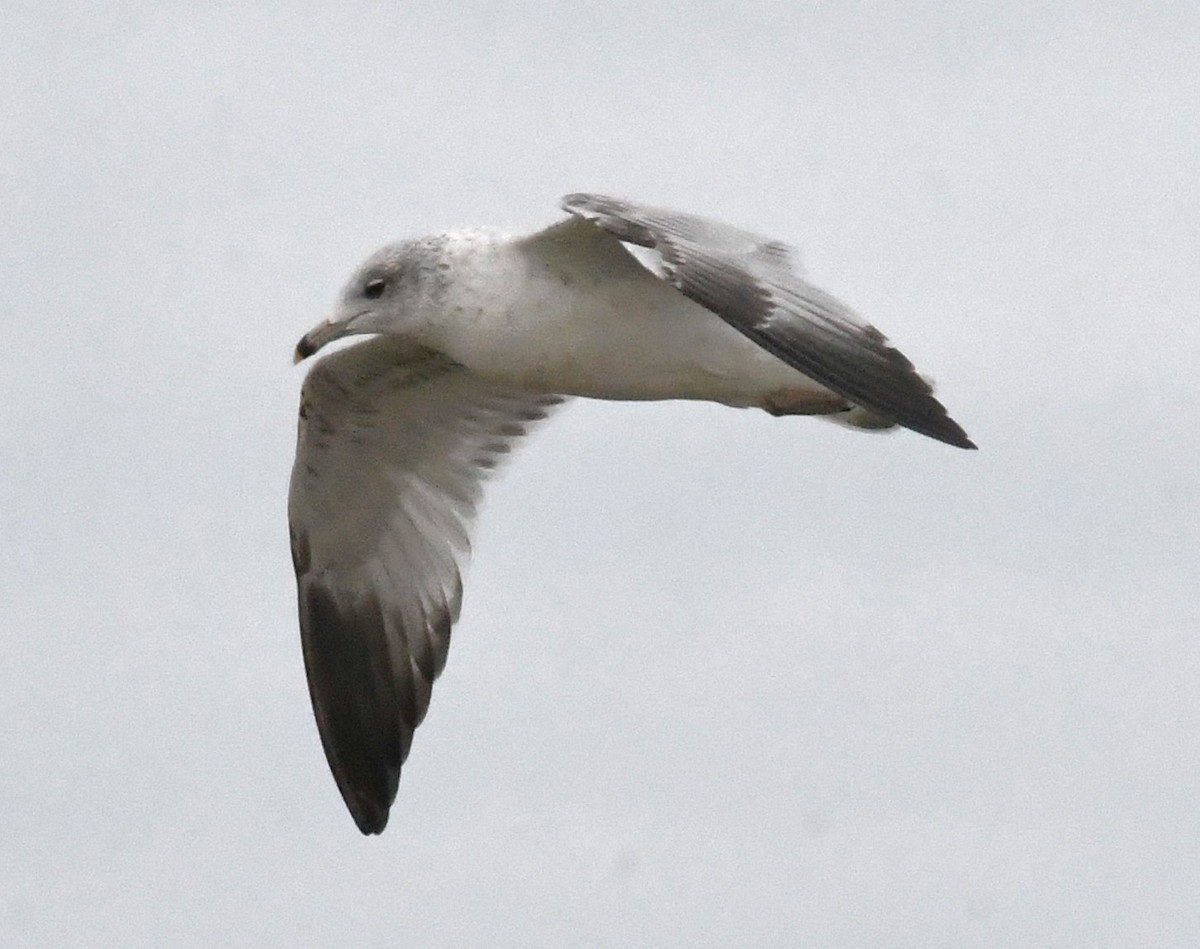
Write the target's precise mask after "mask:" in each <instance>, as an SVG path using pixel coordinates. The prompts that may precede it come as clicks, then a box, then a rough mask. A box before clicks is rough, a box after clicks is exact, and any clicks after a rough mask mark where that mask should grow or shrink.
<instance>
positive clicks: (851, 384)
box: [562, 194, 975, 448]
mask: <svg viewBox="0 0 1200 949" xmlns="http://www.w3.org/2000/svg"><path fill="white" fill-rule="evenodd" d="M562 207H563V209H564V210H566V211H568V212H570V213H571V214H574V215H576V216H577V217H580V218H583V219H584V220H588V221H592V222H593V223H595V224H596V225H597V226H599V227H601V228H602V229H604V230H605V231H608V232H609V233H610V234H612V235H613V236H615V237H617V238H619V239H620V240H622V241H627V242H629V243H632V244H637V245H639V246H642V247H651V248H654V249H655V250H656V251H657V252H658V253H659V254H660V255H661V257H662V276H663V278H664V279H666V280H667V281H669V282H670V283H671V284H672V285H673V286H675V287H676V288H677V289H678V290H679V291H680V292H681V293H683V294H684V295H686V296H687V297H689V298H690V299H692V300H694V301H695V302H696V303H699V304H700V305H701V306H703V307H705V308H706V309H708V310H711V311H712V312H713V313H715V314H716V315H717V316H719V317H721V318H722V319H723V320H725V321H726V322H727V323H728V324H729V325H730V326H732V327H733V328H734V329H736V330H738V331H739V332H740V333H742V334H743V335H745V336H747V337H748V338H749V339H751V340H753V341H754V342H755V343H757V344H758V345H759V346H762V347H763V349H765V350H767V351H768V352H770V353H772V354H773V355H775V356H777V357H779V358H780V359H782V360H783V361H784V362H786V363H787V364H788V365H790V366H792V367H793V368H794V369H796V370H798V371H799V372H802V373H803V374H804V375H806V376H808V377H809V378H811V379H813V380H815V381H816V382H819V383H820V384H821V385H823V386H826V387H827V388H829V389H831V390H832V391H834V392H836V393H837V394H838V395H841V396H843V397H844V398H846V399H847V400H849V401H850V402H853V403H854V404H856V405H859V406H862V407H863V408H866V409H869V410H871V411H872V412H875V413H877V414H879V415H881V416H883V417H884V418H887V419H891V420H892V421H894V422H896V423H897V424H899V425H903V426H904V427H906V428H910V429H912V430H913V431H916V432H920V433H921V434H923V435H928V436H929V437H930V438H935V439H937V440H938V441H943V442H946V443H948V444H951V445H955V446H957V447H960V448H974V447H975V445H974V444H972V442H971V440H970V439H969V438H968V437H967V434H966V432H964V431H963V429H962V428H961V427H960V426H959V425H958V423H957V422H955V421H954V420H953V419H951V418H950V417H949V415H948V414H947V412H946V409H945V407H944V406H943V405H942V404H941V403H940V402H939V401H938V400H937V399H936V398H934V396H933V389H932V387H931V386H930V385H929V383H928V382H926V381H925V379H924V378H922V376H921V375H920V374H919V373H918V372H917V371H916V369H915V368H914V367H913V364H912V363H911V362H909V360H908V359H907V358H906V357H905V356H904V354H903V353H901V352H900V351H899V350H897V349H896V348H895V347H893V346H891V345H890V344H889V343H888V340H887V337H885V336H884V335H883V334H882V333H881V332H879V330H877V329H875V327H873V326H871V325H870V324H869V323H867V322H865V321H864V320H863V319H862V318H861V317H859V316H858V315H857V314H856V313H855V312H854V311H853V310H851V309H850V308H849V307H848V306H846V305H845V304H844V303H841V302H840V301H838V300H837V299H835V298H834V297H832V296H830V295H829V294H828V293H825V292H824V291H823V290H820V289H818V288H817V287H814V286H813V285H812V284H810V283H808V282H807V281H805V280H804V279H803V278H801V277H800V276H799V274H798V273H797V272H796V271H795V269H794V268H791V267H789V266H786V263H787V262H788V261H789V260H790V259H791V257H790V254H789V252H788V251H789V249H788V247H787V245H786V244H782V243H780V242H777V241H771V240H770V239H768V238H764V237H761V236H759V235H756V234H751V233H750V232H748V231H742V230H739V229H737V228H733V227H727V226H726V225H724V224H719V223H717V222H715V221H708V220H705V219H704V218H697V217H693V216H691V215H685V214H677V213H676V212H674V211H668V210H665V209H661V208H652V207H645V206H642V205H637V204H632V203H630V202H627V201H622V200H620V199H617V198H609V197H605V196H603V195H594V194H572V195H567V196H566V197H565V198H563V201H562Z"/></svg>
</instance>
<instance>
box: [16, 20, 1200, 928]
mask: <svg viewBox="0 0 1200 949" xmlns="http://www.w3.org/2000/svg"><path fill="white" fill-rule="evenodd" d="M450 6H456V8H457V10H458V11H459V12H457V13H455V12H451V11H450V10H448V9H446V8H447V7H450ZM948 6H949V5H946V4H933V3H919V2H912V3H903V4H895V5H890V6H888V7H886V8H880V7H877V6H875V5H866V4H852V3H819V4H803V5H802V4H794V5H790V4H782V3H781V4H771V5H767V4H762V5H742V4H738V5H734V4H728V3H712V4H695V5H691V6H688V5H678V6H674V7H667V6H665V5H664V6H654V5H651V4H630V3H621V2H614V0H606V2H604V3H595V4H587V3H583V4H575V5H573V6H571V7H570V8H569V10H570V12H568V7H566V6H565V5H564V6H558V5H555V6H553V7H552V6H551V5H545V6H535V5H532V4H526V5H499V4H495V5H485V4H482V3H472V4H467V3H463V4H458V5H447V4H441V3H432V2H430V3H405V4H399V3H390V4H378V5H376V4H357V5H355V4H349V5H347V4H328V3H320V4H316V3H313V4H307V5H283V4H278V5H269V4H260V5H257V6H255V7H251V6H250V5H248V4H246V5H232V4H231V5H227V7H226V8H225V9H224V10H209V9H206V8H196V7H195V6H194V5H190V4H173V5H168V4H149V3H142V4H136V3H127V4H85V3H74V4H61V5H59V6H57V7H55V6H52V5H47V4H45V3H38V4H32V3H15V4H10V5H9V6H8V7H6V11H5V17H4V19H5V28H4V31H3V33H2V34H0V122H2V125H3V134H2V135H0V172H2V180H3V181H4V185H3V187H0V270H2V272H3V274H4V279H3V280H0V313H2V319H3V325H4V329H5V337H6V346H5V356H4V358H3V359H2V360H0V385H2V388H0V392H3V400H4V407H3V410H2V411H0V540H2V541H3V543H0V602H2V603H3V604H4V610H3V617H2V618H0V635H2V643H3V647H4V662H3V663H0V716H2V717H3V721H4V727H3V730H2V731H0V814H2V815H3V818H2V822H0V851H2V853H3V860H0V942H3V943H4V944H5V945H15V946H21V945H51V944H53V945H84V944H87V945H99V944H123V945H161V944H164V942H166V941H167V940H168V939H169V940H170V941H172V942H173V943H174V944H177V945H212V944H217V943H220V944H225V945H255V944H291V945H304V944H308V945H337V944H343V945H376V944H378V945H397V944H399V945H410V946H423V945H429V946H433V945H446V946H452V945H462V946H475V945H512V946H562V945H612V946H620V945H630V944H645V945H651V944H653V945H680V946H683V945H687V946H696V945H714V946H715V945H754V946H770V945H778V946H790V945H801V944H808V945H956V946H960V945H1008V946H1027V945H1032V944H1037V945H1043V946H1077V945H1081V944H1090V945H1114V946H1115V945H1134V944H1142V945H1149V944H1154V945H1178V946H1184V945H1196V944H1198V943H1200V898H1198V894H1200V844H1198V841H1200V742H1198V733H1200V689H1198V688H1197V681H1198V680H1200V645H1198V643H1197V640H1198V637H1200V608H1198V607H1197V594H1196V590H1197V588H1198V586H1200V557H1198V552H1200V384H1198V383H1197V381H1196V380H1197V375H1196V366H1197V363H1198V362H1200V315H1198V313H1197V301H1198V300H1200V268H1198V267H1197V266H1196V261H1197V259H1200V188H1198V185H1197V183H1198V182H1200V132H1198V131H1197V129H1198V128H1200V109H1198V107H1197V105H1196V104H1197V103H1198V102H1200V66H1198V65H1197V64H1198V63H1200V10H1198V8H1197V7H1196V5H1195V4H1194V3H1191V2H1186V3H1183V2H1181V3H1177V4H1169V3H1162V4H1150V5H1147V4H1140V3H1139V4H1135V3H1127V4H1117V3H1114V4H1107V5H1096V4H1091V3H1088V4H1082V3H1078V4H1060V5H1055V7H1054V9H1053V10H1047V9H1045V8H1044V7H1043V5H1039V4H1024V3H1011V4H999V3H994V4H990V5H984V6H982V7H981V6H980V5H970V8H969V10H968V9H967V8H966V7H964V8H963V9H962V10H950V9H947V8H948ZM575 190H598V191H608V192H612V193H616V194H620V195H625V196H628V197H631V198H636V199H640V200H644V201H649V202H653V203H659V204H665V205H668V206H675V207H678V208H680V209H682V210H690V211H695V212H701V213H706V214H709V215H712V216H716V217H720V218H723V219H726V220H728V221H730V222H731V223H736V224H741V225H744V226H747V227H751V228H753V229H756V230H759V231H764V232H767V233H769V234H773V235H777V236H779V237H780V238H783V239H786V240H790V241H792V242H795V243H797V244H799V245H800V247H801V248H802V251H803V255H804V258H805V261H806V263H807V266H808V269H809V272H810V273H811V274H812V276H813V277H814V279H815V280H816V282H817V283H819V284H820V285H821V286H823V287H825V288H827V289H829V290H830V291H832V292H834V293H835V294H837V295H838V296H840V297H842V298H844V299H845V300H847V301H848V302H850V303H851V304H852V305H854V306H856V307H857V308H858V309H859V310H860V311H861V312H862V313H863V314H864V315H866V316H868V317H869V318H870V319H872V320H873V321H875V322H876V323H877V324H878V325H879V326H880V327H882V328H883V329H884V330H885V331H886V332H888V333H889V334H890V335H891V336H892V337H893V339H894V340H895V341H896V342H897V343H898V344H899V345H900V346H901V348H902V349H904V350H905V352H907V353H908V354H909V355H910V356H911V357H912V358H913V359H914V360H915V361H916V362H917V363H918V365H919V366H921V368H922V369H924V370H925V371H927V372H929V373H931V374H933V375H934V376H936V377H937V378H938V380H939V383H940V388H939V391H940V394H941V396H942V397H943V399H944V401H945V402H946V404H947V405H948V406H949V407H950V409H951V411H952V413H953V414H954V416H955V417H956V418H957V419H958V420H959V421H960V422H962V423H963V425H964V426H965V427H966V428H967V430H968V431H969V432H970V434H971V436H972V437H973V438H974V439H975V440H976V441H977V442H978V443H979V445H980V449H981V450H980V451H979V452H978V453H968V452H956V451H952V450H950V449H948V448H945V447H944V446H941V445H938V444H935V443H934V442H931V441H929V440H926V439H921V438H918V437H917V436H914V435H911V434H909V433H900V434H896V435H892V436H887V437H876V436H868V435H861V434H855V433H850V432H846V431H843V430H840V429H837V428H835V427H833V426H830V425H825V424H822V423H819V422H816V421H811V420H805V419H783V420H778V419H772V418H769V417H767V416H765V415H763V414H761V413H754V412H746V411H742V412H739V411H735V410H732V409H722V408H719V407H714V406H696V405H684V404H661V405H612V404H600V403H577V404H576V405H575V406H574V407H573V408H571V409H570V410H569V411H567V412H565V413H563V415H562V416H561V417H559V418H558V419H557V420H556V421H555V422H554V424H552V425H549V426H547V427H546V428H545V429H544V430H543V431H542V433H541V434H540V435H539V436H538V437H537V438H535V439H533V440H531V441H530V443H529V444H528V445H527V446H526V447H525V448H524V450H523V451H522V452H521V453H520V455H519V456H518V458H517V460H516V462H515V463H514V464H513V465H512V466H511V467H510V469H509V470H508V472H507V474H506V476H505V478H504V479H503V480H502V481H500V482H499V483H497V484H496V485H495V486H494V487H493V490H492V491H491V492H490V496H489V500H488V503H487V505H486V507H485V511H484V515H483V518H482V520H481V523H480V529H479V532H478V537H477V543H476V545H475V561H474V564H473V568H472V572H471V576H470V580H469V584H468V589H467V597H466V603H465V607H464V612H463V618H462V621H461V623H460V624H459V626H458V628H457V631H456V636H455V642H454V644H453V648H452V650H451V656H450V663H449V666H448V668H447V671H446V674H445V676H444V677H443V679H442V680H441V682H440V683H439V685H438V687H437V688H436V690H435V693H434V702H433V706H432V709H431V712H430V716H429V718H428V720H427V722H426V723H425V725H424V726H423V727H422V729H421V731H420V732H419V733H418V736H417V739H416V743H415V745H414V748H413V753H412V756H411V758H410V760H409V764H408V766H407V768H406V770H405V775H404V778H403V780H402V782H401V788H400V796H399V798H398V801H397V805H396V807H395V808H394V810H393V813H392V820H391V824H390V826H389V828H388V831H387V833H386V834H385V835H384V836H383V837H382V838H379V839H371V840H368V839H364V838H362V837H360V836H359V834H358V832H357V831H356V830H355V828H354V825H353V824H352V822H351V820H350V818H349V816H348V815H347V813H346V812H345V809H344V808H343V806H342V803H341V800H340V799H339V797H338V795H337V791H336V789H335V787H334V783H333V780H332V779H331V777H330V776H329V773H328V771H327V769H326V765H325V761H324V758H323V756H322V754H321V750H320V745H319V742H318V739H317V734H316V728H315V726H314V724H313V722H312V717H311V712H310V710H309V704H308V697H307V693H306V689H305V685H304V673H303V668H302V664H301V657H300V648H299V637H298V632H297V629H296V622H295V615H294V614H295V604H294V589H293V578H292V574H291V564H290V561H289V555H288V550H287V530H286V518H285V512H284V506H285V496H286V488H287V478H288V474H289V470H290V466H291V459H292V451H293V447H294V438H295V410H296V405H297V392H298V388H299V384H300V381H301V378H302V375H303V373H302V371H301V370H298V369H294V368H293V367H292V366H291V364H290V352H291V346H292V345H293V344H294V342H295V340H296V339H297V338H298V337H299V335H300V334H301V333H302V332H303V331H304V330H306V329H308V328H309V327H310V326H311V325H312V324H313V323H314V322H316V321H317V320H318V319H319V318H321V317H322V316H323V315H324V314H325V313H326V311H327V310H328V308H329V307H330V306H331V305H332V303H333V301H334V298H335V295H336V293H337V291H338V289H339V287H340V285H341V283H342V281H343V280H344V279H345V277H346V276H347V275H348V274H349V272H350V270H351V268H353V267H354V266H355V265H356V264H357V263H358V261H359V260H360V258H361V257H362V256H363V255H364V254H365V253H367V252H369V251H370V250H372V249H374V247H375V246H377V245H378V244H380V243H383V242H385V241H387V240H391V239H394V238H397V237H401V236H405V235H410V234H419V233H421V232H423V231H427V230H431V229H440V228H443V227H446V226H453V225H458V224H493V225H499V226H508V227H512V228H514V229H524V228H533V227H538V226H542V225H544V224H548V223H550V222H551V221H553V220H555V219H556V217H557V212H556V210H555V208H556V200H557V198H558V196H559V195H560V194H561V193H564V192H567V191H575Z"/></svg>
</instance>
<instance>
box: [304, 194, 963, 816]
mask: <svg viewBox="0 0 1200 949" xmlns="http://www.w3.org/2000/svg"><path fill="white" fill-rule="evenodd" d="M563 207H564V208H565V209H566V210H567V211H569V212H570V214H571V216H570V217H568V218H567V219H566V220H565V221H562V222H560V223H558V224H555V225H553V226H551V227H549V228H546V229H545V230H543V231H539V232H537V233H535V234H532V235H529V236H523V237H514V236H510V235H505V234H501V233H498V232H495V231H486V230H473V231H461V232H453V233H446V234H439V235H434V236H431V237H427V238H421V239H417V240H409V241H404V242H401V243H398V244H394V245H390V246H388V247H385V248H383V249H382V250H380V251H379V252H377V253H376V254H374V255H372V257H370V258H369V259H368V260H367V261H366V262H365V263H364V264H363V266H362V267H361V268H360V269H359V271H358V272H357V273H356V274H355V275H354V276H353V277H352V278H351V280H350V282H349V283H348V284H347V286H346V288H345V290H344V291H343V294H342V299H341V302H340V304H339V307H338V309H337V311H336V312H335V313H334V315H333V316H332V317H330V318H329V319H328V320H326V321H324V322H323V323H321V324H319V325H318V326H316V327H314V328H313V329H312V330H311V331H310V332H309V333H307V334H306V335H305V336H304V337H303V338H302V339H301V340H300V343H299V344H298V345H297V347H296V358H297V361H299V360H300V359H303V358H306V357H308V356H310V355H313V354H314V353H316V352H317V351H318V350H319V349H321V348H322V347H323V346H325V345H326V344H328V343H329V342H331V341H333V340H335V339H338V338H340V337H343V336H348V335H353V334H369V335H372V336H374V337H375V338H373V339H369V340H367V341H365V342H360V343H358V344H357V345H355V346H352V347H349V348H347V349H343V350H340V351H338V352H335V353H333V354H332V355H329V356H326V357H324V358H323V359H321V360H320V361H318V362H317V364H316V365H315V367H314V368H313V369H312V371H311V372H310V373H309V375H308V378H307V379H306V380H305V384H304V388H303V391H302V395H301V410H300V416H301V417H300V426H299V435H298V442H297V452H296V464H295V466H294V468H293V473H292V484H291V492H290V495H289V504H288V511H289V521H290V526H291V539H292V557H293V563H294V565H295V568H296V578H297V592H298V599H299V613H300V628H301V639H302V644H303V647H304V658H305V667H306V671H307V674H308V681H309V691H310V695H311V697H312V702H313V709H314V712H315V715H316V719H317V724H318V728H319V732H320V735H321V740H322V743H323V745H324V748H325V752H326V756H327V758H328V760H329V764H330V768H331V770H332V771H333V774H334V777H335V779H336V780H337V783H338V787H339V789H340V790H341V792H342V796H343V798H344V799H345V801H346V804H347V806H348V807H349V809H350V812H351V814H352V815H353V817H354V819H355V821H356V822H357V824H358V826H359V828H360V829H361V830H362V831H363V832H364V833H378V832H380V831H381V830H382V829H383V827H384V826H385V825H386V823H387V816H388V809H389V807H390V806H391V803H392V800H393V799H394V797H395V794H396V788H397V784H398V781H399V777H400V770H401V766H402V765H403V762H404V760H405V758H406V757H407V754H408V751H409V747H410V745H411V742H412V736H413V732H414V730H415V729H416V727H417V726H418V725H419V724H420V722H421V720H422V719H423V718H424V715H425V713H426V711H427V709H428V706H429V700H430V696H431V690H432V685H433V682H434V680H435V679H436V678H437V676H438V675H439V674H440V672H441V670H442V667H443V665H444V663H445V661H446V655H447V652H448V648H449V640H450V633H451V629H452V626H453V623H454V622H455V620H456V619H457V618H458V613H459V609H460V606H461V599H462V583H461V574H460V569H461V564H462V561H463V560H464V558H465V557H466V554H467V552H468V549H469V528H470V524H471V520H472V518H473V517H474V514H475V511H476V508H477V506H478V503H479V500H480V497H481V494H482V483H483V481H484V479H485V478H486V477H487V475H488V474H489V473H490V472H491V471H492V470H494V469H495V468H496V466H497V465H498V464H499V462H500V461H501V460H502V459H503V457H504V456H505V455H506V454H507V453H508V451H509V449H510V447H511V446H512V445H513V444H514V443H515V442H516V441H517V440H518V439H519V438H520V437H521V436H522V435H524V434H525V433H527V432H528V431H529V430H530V429H531V428H532V427H533V426H534V425H535V424H536V423H537V422H538V421H540V420H541V419H543V418H544V417H546V416H547V415H548V414H549V413H550V412H552V411H553V409H554V408H555V406H557V405H558V404H559V403H561V402H562V401H563V400H564V398H565V397H568V396H585V397H591V398H598V399H614V400H656V399H695V400H704V401H713V402H719V403H723V404H726V405H731V406H740V407H749V406H757V407H760V408H763V409H766V410H767V411H770V412H772V413H774V414H777V415H788V414H817V415H826V416H828V417H830V418H832V419H834V420H837V421H840V422H843V423H845V424H848V425H850V426H853V427H859V428H867V429H873V428H887V427H894V426H895V425H901V426H904V427H907V428H910V429H913V430H914V431H917V432H920V433H922V434H925V435H928V436H930V437H932V438H935V439H937V440H939V441H943V442H947V443H949V444H951V445H956V446H958V447H963V448H973V447H974V445H973V444H972V443H971V442H970V440H969V439H968V438H967V436H966V434H965V432H963V430H962V429H961V428H960V427H959V426H958V424H957V423H955V422H954V421H953V420H952V419H951V418H950V417H949V416H948V415H947V413H946V410H945V408H944V407H943V406H942V404H941V403H940V402H938V401H937V399H935V398H934V397H933V394H932V387H931V386H930V384H929V382H928V381H927V380H926V379H925V377H923V376H921V375H920V374H919V373H918V372H917V371H916V370H915V369H914V368H913V366H912V364H911V363H910V362H909V361H908V360H907V359H906V358H905V357H904V356H903V355H902V354H900V353H899V352H898V351H897V350H896V349H895V348H894V347H892V346H891V345H890V343H889V342H888V341H887V339H886V337H884V336H883V334H882V333H880V332H879V331H878V330H876V329H875V328H874V327H873V326H871V325H870V324H868V323H866V322H865V321H863V320H862V319H861V318H860V317H859V316H857V314H855V313H854V312H853V311H852V310H850V309H849V308H848V307H847V306H845V304H842V303H841V302H840V301H838V300H836V299H835V298H833V297H832V296H830V295H829V294H827V293H825V292H824V291H822V290H820V289H818V288H816V287H814V286H813V285H812V284H810V283H808V282H807V281H806V280H805V279H804V278H803V277H802V276H801V274H800V273H799V268H798V266H797V264H796V259H795V254H794V252H793V251H792V250H791V248H789V247H788V246H787V245H785V244H782V243H781V242H778V241H774V240H771V239H769V238H764V237H761V236H759V235H756V234H753V233H750V232H747V231H743V230H740V229H737V228H732V227H729V226H727V225H722V224H717V223H715V222H712V221H708V220H705V219H702V218H696V217H693V216H690V215H683V214H678V213H676V212H671V211H665V210H662V209H657V208H651V207H646V206H642V205H636V204H631V203H629V202H625V201H620V200H617V199H613V198H606V197H603V196H599V195H584V194H579V195H569V196H568V197H566V198H564V199H563ZM631 247H632V248H633V249H632V250H631ZM647 254H648V255H649V256H647Z"/></svg>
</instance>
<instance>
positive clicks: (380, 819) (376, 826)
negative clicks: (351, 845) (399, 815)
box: [346, 801, 389, 837]
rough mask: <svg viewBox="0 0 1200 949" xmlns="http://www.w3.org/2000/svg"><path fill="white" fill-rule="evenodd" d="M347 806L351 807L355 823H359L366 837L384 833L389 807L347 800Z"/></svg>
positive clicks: (351, 814) (359, 827)
mask: <svg viewBox="0 0 1200 949" xmlns="http://www.w3.org/2000/svg"><path fill="white" fill-rule="evenodd" d="M346 806H347V807H348V808H349V809H350V816H351V817H353V818H354V823H355V824H357V825H358V829H359V830H360V831H361V832H362V835H363V836H364V837H371V836H374V835H376V834H382V833H383V831H384V828H386V827H387V823H388V814H389V810H388V808H386V807H382V808H381V807H377V806H375V805H372V804H367V803H366V802H363V801H358V802H356V804H351V803H350V802H349V801H346Z"/></svg>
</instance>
